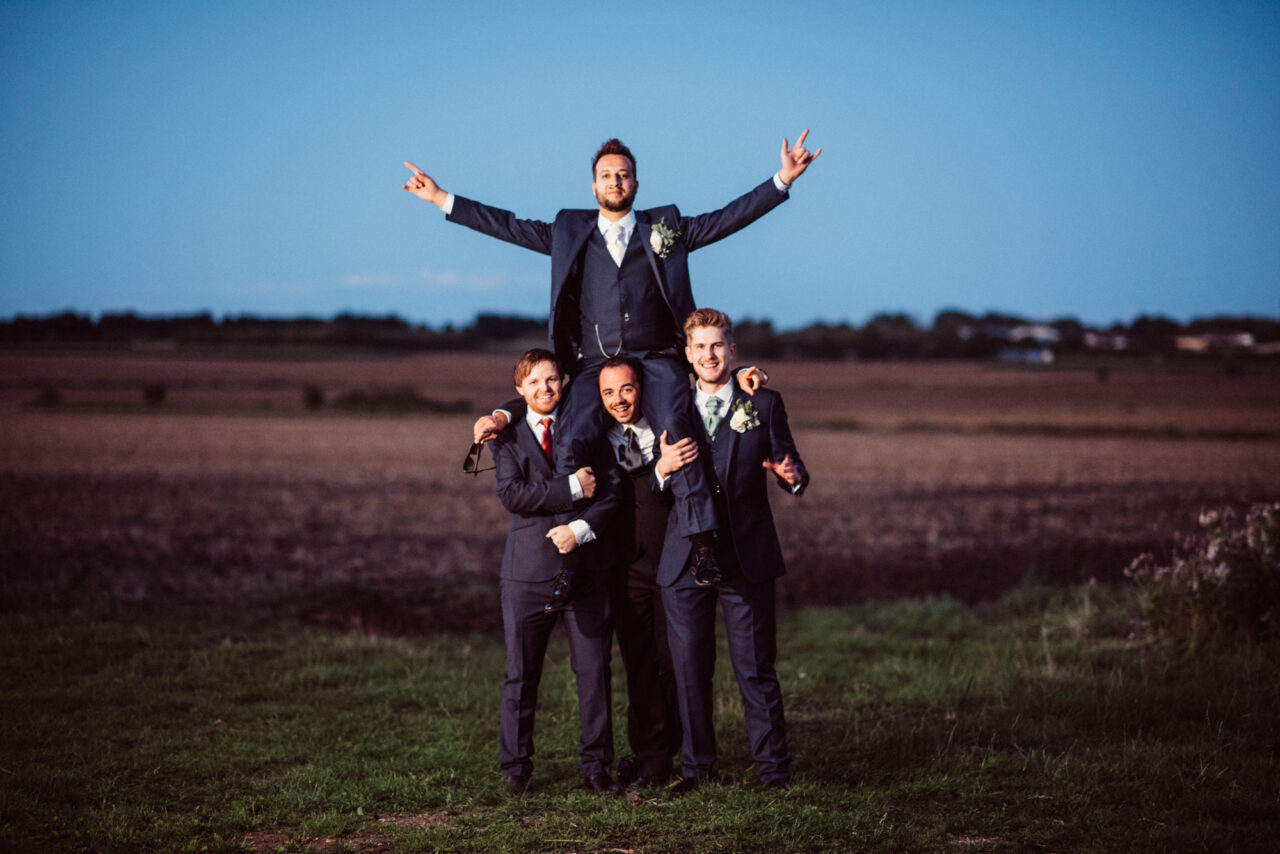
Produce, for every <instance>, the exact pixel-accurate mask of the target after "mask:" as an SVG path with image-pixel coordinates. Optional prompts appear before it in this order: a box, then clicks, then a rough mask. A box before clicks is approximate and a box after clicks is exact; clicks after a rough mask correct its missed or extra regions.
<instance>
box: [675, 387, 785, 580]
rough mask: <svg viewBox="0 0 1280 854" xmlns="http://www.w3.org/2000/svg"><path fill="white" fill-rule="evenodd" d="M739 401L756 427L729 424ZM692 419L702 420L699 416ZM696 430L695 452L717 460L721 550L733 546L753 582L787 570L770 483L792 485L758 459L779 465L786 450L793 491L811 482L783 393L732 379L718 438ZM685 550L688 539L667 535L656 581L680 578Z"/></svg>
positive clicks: (734, 553)
mask: <svg viewBox="0 0 1280 854" xmlns="http://www.w3.org/2000/svg"><path fill="white" fill-rule="evenodd" d="M692 393H693V392H690V394H692ZM744 402H745V403H744ZM739 404H742V405H743V406H746V405H750V407H751V408H752V409H754V410H755V413H756V417H757V418H759V420H760V424H759V426H757V427H754V428H752V429H750V430H746V431H744V432H742V433H739V432H737V431H735V430H733V429H732V428H731V427H730V419H731V415H732V413H733V412H734V411H735V410H736V408H737V407H738V405H739ZM696 420H697V421H698V424H699V425H701V424H702V419H696ZM697 432H698V438H699V440H700V441H699V447H698V453H699V455H700V456H710V458H711V460H712V462H713V463H714V464H715V472H716V484H715V489H714V491H715V501H716V503H717V508H716V509H717V511H718V512H719V514H720V518H721V519H722V520H728V525H727V526H726V527H727V530H726V527H722V528H721V529H720V537H721V539H720V544H721V548H722V549H731V550H732V553H733V555H734V556H735V557H736V559H737V564H738V566H740V567H741V569H742V575H743V577H744V578H745V579H746V580H747V581H748V582H749V583H751V584H759V583H761V582H764V581H769V580H770V579H774V578H778V577H780V576H782V575H784V574H785V573H786V571H787V570H786V565H785V564H784V563H783V560H782V547H781V546H780V545H779V544H778V531H777V529H776V528H775V527H774V524H773V511H772V510H771V509H770V507H769V493H768V485H769V483H768V482H769V480H777V481H778V484H779V485H780V486H781V487H782V488H783V489H784V490H786V491H787V492H788V493H790V492H791V487H790V486H789V485H788V484H786V483H785V482H784V481H782V480H781V479H780V478H775V477H773V475H772V474H771V473H770V472H769V470H768V469H766V468H764V466H762V465H761V463H762V462H764V461H765V460H773V461H774V462H777V463H780V462H782V459H783V457H785V456H786V455H788V454H790V455H791V459H792V461H794V462H795V464H796V465H797V466H799V468H800V488H799V489H798V490H797V491H796V493H795V494H797V495H799V494H800V493H802V492H804V490H805V488H806V487H807V486H808V485H809V472H808V470H807V469H806V468H805V467H804V462H803V461H802V460H801V459H800V452H799V451H798V450H796V443H795V440H794V439H793V438H792V437H791V428H790V426H788V424H787V411H786V409H785V408H784V407H783V405H782V395H780V394H778V393H777V392H776V391H771V390H770V389H767V388H762V389H760V390H758V391H757V392H756V393H755V395H754V396H750V395H747V394H746V393H745V392H744V391H742V389H740V388H738V386H737V383H736V382H735V383H734V386H733V398H732V400H731V401H730V404H729V412H728V413H727V414H726V415H725V416H724V418H722V419H721V420H720V425H719V427H718V428H717V430H716V440H715V441H714V442H711V441H708V439H707V434H706V429H705V427H704V428H703V429H701V430H698V431H697ZM672 524H674V520H673V522H672ZM726 535H727V536H726ZM689 550H690V546H689V540H688V539H687V538H685V537H667V540H666V542H665V544H664V545H663V549H662V563H661V565H660V566H659V568H658V584H660V585H662V586H663V587H669V586H670V585H672V584H674V583H676V581H678V580H679V578H680V574H681V573H682V572H683V571H684V569H685V566H686V564H687V562H688V560H689Z"/></svg>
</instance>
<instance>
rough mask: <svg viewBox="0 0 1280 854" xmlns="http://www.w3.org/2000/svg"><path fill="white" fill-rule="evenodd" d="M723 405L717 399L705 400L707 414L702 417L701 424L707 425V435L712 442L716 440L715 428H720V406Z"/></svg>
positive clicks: (721, 401) (709, 398)
mask: <svg viewBox="0 0 1280 854" xmlns="http://www.w3.org/2000/svg"><path fill="white" fill-rule="evenodd" d="M723 403H724V401H723V400H721V399H720V398H718V397H708V398H707V414H706V415H704V416H703V418H702V423H703V424H706V425H707V435H708V436H709V437H710V438H711V441H713V442H714V441H715V439H716V428H717V427H719V426H720V406H721V404H723Z"/></svg>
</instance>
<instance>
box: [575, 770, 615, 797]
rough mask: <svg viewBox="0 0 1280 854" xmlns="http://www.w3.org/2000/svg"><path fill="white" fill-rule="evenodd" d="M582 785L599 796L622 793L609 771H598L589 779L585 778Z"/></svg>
mask: <svg viewBox="0 0 1280 854" xmlns="http://www.w3.org/2000/svg"><path fill="white" fill-rule="evenodd" d="M582 785H584V786H586V787H587V788H588V789H590V790H591V791H593V792H595V793H596V794H597V795H617V794H620V793H621V792H622V789H620V788H619V787H618V784H617V783H615V782H613V778H612V777H610V776H609V772H608V771H597V772H596V773H594V774H592V775H591V776H589V777H583V778H582Z"/></svg>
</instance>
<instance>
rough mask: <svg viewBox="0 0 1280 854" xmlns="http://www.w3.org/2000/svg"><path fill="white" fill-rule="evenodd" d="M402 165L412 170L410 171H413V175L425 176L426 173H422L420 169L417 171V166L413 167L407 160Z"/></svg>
mask: <svg viewBox="0 0 1280 854" xmlns="http://www.w3.org/2000/svg"><path fill="white" fill-rule="evenodd" d="M404 165H405V166H408V167H409V168H410V169H412V170H413V174H415V175H425V174H427V173H426V172H423V171H422V170H421V169H419V168H418V167H417V166H414V165H413V164H412V163H410V162H409V161H408V160H406V161H405V162H404Z"/></svg>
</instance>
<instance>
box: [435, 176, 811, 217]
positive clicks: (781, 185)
mask: <svg viewBox="0 0 1280 854" xmlns="http://www.w3.org/2000/svg"><path fill="white" fill-rule="evenodd" d="M773 186H775V187H777V188H778V192H779V193H785V192H786V191H787V190H790V189H791V185H790V184H788V183H787V182H786V181H784V180H782V173H781V172H774V173H773ZM448 204H449V205H450V206H452V205H453V194H452V193H450V194H449V202H448ZM446 213H448V211H446Z"/></svg>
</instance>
